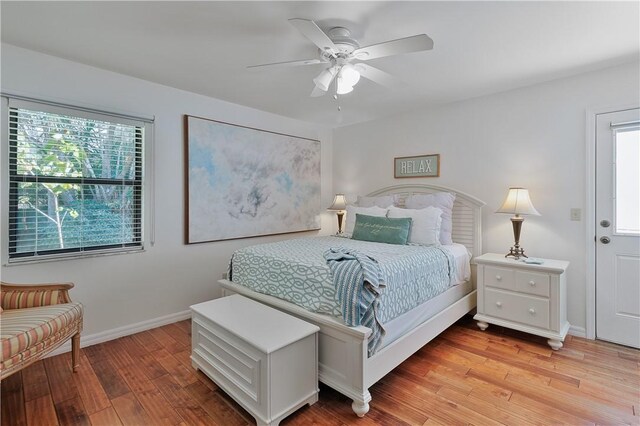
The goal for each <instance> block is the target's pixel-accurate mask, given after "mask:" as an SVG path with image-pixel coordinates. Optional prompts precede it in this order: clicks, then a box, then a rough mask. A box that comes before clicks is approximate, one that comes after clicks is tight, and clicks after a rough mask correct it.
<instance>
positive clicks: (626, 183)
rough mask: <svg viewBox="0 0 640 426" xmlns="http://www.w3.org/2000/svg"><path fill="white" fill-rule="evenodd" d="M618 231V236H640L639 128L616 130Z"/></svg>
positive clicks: (631, 127)
mask: <svg viewBox="0 0 640 426" xmlns="http://www.w3.org/2000/svg"><path fill="white" fill-rule="evenodd" d="M614 144H615V162H616V167H615V173H616V174H615V178H616V179H615V212H616V215H615V218H616V220H615V230H616V234H618V235H638V234H640V126H638V125H637V124H636V125H634V126H629V127H625V128H622V129H618V130H616V131H614Z"/></svg>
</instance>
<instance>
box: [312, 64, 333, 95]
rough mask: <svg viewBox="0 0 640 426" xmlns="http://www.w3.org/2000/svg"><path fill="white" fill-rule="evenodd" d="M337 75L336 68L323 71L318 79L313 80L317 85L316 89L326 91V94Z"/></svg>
mask: <svg viewBox="0 0 640 426" xmlns="http://www.w3.org/2000/svg"><path fill="white" fill-rule="evenodd" d="M335 75H336V68H335V67H331V68H327V69H325V70H323V71H322V72H321V73H320V74H318V76H317V77H316V78H314V79H313V82H314V83H315V84H316V87H317V88H318V89H320V90H324V91H325V92H326V91H327V90H329V86H330V85H331V82H332V81H333V77H334V76H335Z"/></svg>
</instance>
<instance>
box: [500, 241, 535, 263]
mask: <svg viewBox="0 0 640 426" xmlns="http://www.w3.org/2000/svg"><path fill="white" fill-rule="evenodd" d="M504 257H513V258H514V259H516V260H518V259H520V258H521V257H527V258H528V257H529V256H527V255H526V254H524V249H523V248H522V247H520V246H519V245H518V244H516V245H515V246H513V247H511V248H510V249H509V253H507V254H505V255H504Z"/></svg>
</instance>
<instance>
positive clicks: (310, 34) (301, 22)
mask: <svg viewBox="0 0 640 426" xmlns="http://www.w3.org/2000/svg"><path fill="white" fill-rule="evenodd" d="M289 22H291V25H293V26H294V27H296V28H297V29H298V31H300V32H301V33H302V35H304V36H305V37H306V38H308V39H309V40H310V41H311V42H312V43H313V44H315V45H316V46H318V47H319V48H320V50H322V51H323V52H325V51H326V52H329V53H330V54H331V56H334V57H335V55H336V53H337V52H338V48H337V47H336V45H335V44H333V42H332V41H331V39H330V38H329V37H328V36H327V35H326V34H325V33H324V31H322V30H321V29H320V27H318V25H316V23H315V22H313V21H311V20H309V19H300V18H292V19H289Z"/></svg>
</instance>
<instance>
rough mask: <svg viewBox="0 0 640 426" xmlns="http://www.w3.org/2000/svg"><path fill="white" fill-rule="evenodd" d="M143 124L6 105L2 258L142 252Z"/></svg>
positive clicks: (29, 105) (77, 112)
mask: <svg viewBox="0 0 640 426" xmlns="http://www.w3.org/2000/svg"><path fill="white" fill-rule="evenodd" d="M144 132H145V126H144V123H143V122H136V121H135V120H127V119H121V118H118V117H114V116H111V115H107V114H105V115H100V114H96V113H86V112H85V111H80V110H74V109H70V108H61V107H49V106H47V105H45V104H43V105H40V104H36V103H24V102H14V103H11V102H10V104H9V259H10V260H11V259H14V260H16V259H21V258H22V259H25V258H34V257H43V256H47V257H48V256H56V255H64V254H68V253H72V254H73V253H76V254H77V253H83V252H95V251H100V250H104V251H119V250H123V249H125V250H135V249H142V246H143V227H142V224H143V215H142V209H143V205H142V204H143V203H142V200H143V175H144V169H143V164H144V163H143V153H144V149H143V148H144V146H143V144H144Z"/></svg>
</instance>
